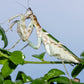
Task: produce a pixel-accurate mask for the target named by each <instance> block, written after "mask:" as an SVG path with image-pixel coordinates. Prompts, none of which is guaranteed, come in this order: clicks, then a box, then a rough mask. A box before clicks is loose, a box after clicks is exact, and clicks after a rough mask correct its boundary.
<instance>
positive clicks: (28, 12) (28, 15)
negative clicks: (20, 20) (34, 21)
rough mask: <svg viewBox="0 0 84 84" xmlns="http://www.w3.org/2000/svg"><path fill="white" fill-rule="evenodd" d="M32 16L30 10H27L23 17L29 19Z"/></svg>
mask: <svg viewBox="0 0 84 84" xmlns="http://www.w3.org/2000/svg"><path fill="white" fill-rule="evenodd" d="M32 14H33V11H32V10H31V8H28V9H27V11H26V13H25V17H26V18H29V17H30V16H31V15H32Z"/></svg>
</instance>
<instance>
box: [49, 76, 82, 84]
mask: <svg viewBox="0 0 84 84" xmlns="http://www.w3.org/2000/svg"><path fill="white" fill-rule="evenodd" d="M51 82H57V84H70V81H69V79H68V78H67V77H63V76H61V77H56V78H53V79H51V80H49V83H48V84H50V83H51ZM71 82H72V84H84V83H78V82H75V81H72V80H71Z"/></svg>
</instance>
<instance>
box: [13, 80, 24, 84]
mask: <svg viewBox="0 0 84 84" xmlns="http://www.w3.org/2000/svg"><path fill="white" fill-rule="evenodd" d="M15 84H23V82H22V80H17V81H16V82H15Z"/></svg>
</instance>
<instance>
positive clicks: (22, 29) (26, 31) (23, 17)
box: [8, 9, 33, 50]
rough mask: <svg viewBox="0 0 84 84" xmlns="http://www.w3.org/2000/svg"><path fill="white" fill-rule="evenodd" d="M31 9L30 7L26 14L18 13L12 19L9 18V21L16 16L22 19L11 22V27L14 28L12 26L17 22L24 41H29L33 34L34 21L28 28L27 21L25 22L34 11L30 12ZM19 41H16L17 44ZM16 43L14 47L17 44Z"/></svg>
mask: <svg viewBox="0 0 84 84" xmlns="http://www.w3.org/2000/svg"><path fill="white" fill-rule="evenodd" d="M29 10H30V9H28V10H27V11H26V13H25V14H24V15H23V14H18V15H16V16H13V17H11V18H10V19H8V22H10V21H12V20H13V19H15V18H16V17H19V16H20V20H15V21H13V22H12V23H11V25H10V27H9V29H11V30H12V27H13V26H14V24H16V23H17V33H18V34H19V36H20V38H21V39H22V40H23V41H27V39H28V38H29V36H30V35H31V33H32V31H33V25H32V23H31V22H30V24H29V25H28V28H27V27H26V22H25V21H26V19H28V17H29V15H30V14H32V12H31V11H30V12H29ZM9 29H8V30H9ZM18 43H19V40H18V41H17V42H16V44H18ZM16 44H15V45H14V46H13V47H12V48H14V47H15V46H16ZM12 48H10V49H12ZM8 50H9V49H8Z"/></svg>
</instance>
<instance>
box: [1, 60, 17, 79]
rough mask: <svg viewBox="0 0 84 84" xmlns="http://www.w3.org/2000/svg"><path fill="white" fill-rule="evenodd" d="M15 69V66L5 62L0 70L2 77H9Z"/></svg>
mask: <svg viewBox="0 0 84 84" xmlns="http://www.w3.org/2000/svg"><path fill="white" fill-rule="evenodd" d="M16 67H17V65H15V64H13V63H12V62H10V61H7V62H6V63H5V64H4V65H3V67H2V69H1V71H2V75H3V77H4V78H6V77H7V76H9V75H10V74H11V73H12V72H13V70H14V69H15V68H16Z"/></svg>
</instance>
